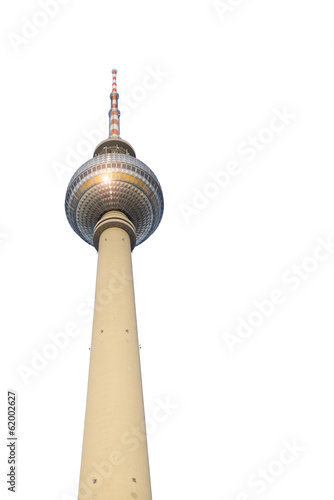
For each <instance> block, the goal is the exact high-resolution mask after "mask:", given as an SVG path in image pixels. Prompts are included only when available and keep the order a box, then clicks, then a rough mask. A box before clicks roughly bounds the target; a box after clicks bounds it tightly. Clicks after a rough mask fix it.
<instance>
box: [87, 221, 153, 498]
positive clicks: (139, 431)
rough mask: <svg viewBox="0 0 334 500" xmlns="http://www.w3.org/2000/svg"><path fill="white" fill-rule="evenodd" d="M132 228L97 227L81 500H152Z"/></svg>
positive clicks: (117, 224) (116, 224)
mask: <svg viewBox="0 0 334 500" xmlns="http://www.w3.org/2000/svg"><path fill="white" fill-rule="evenodd" d="M131 226H132V224H131V222H130V221H129V219H128V218H127V217H126V216H125V215H124V214H122V213H120V212H108V213H107V214H105V215H104V216H103V217H102V218H101V219H100V222H99V223H98V224H97V225H96V227H95V235H94V237H95V239H96V240H97V239H98V243H97V245H98V250H99V254H98V268H97V280H96V295H95V307H94V321H93V332H92V344H91V353H90V367H89V380H88V393H87V405H86V417H85V429H84V439H83V448H82V459H81V472H80V485H79V500H95V499H96V500H111V499H114V500H130V499H134V500H135V499H137V500H151V498H152V497H151V486H150V476H149V465H148V453H147V442H146V430H145V417H144V405H143V394H142V382H141V371H140V359H139V346H138V335H137V323H136V311H135V299H134V287H133V275H132V262H131V245H132V241H131V231H132V229H131Z"/></svg>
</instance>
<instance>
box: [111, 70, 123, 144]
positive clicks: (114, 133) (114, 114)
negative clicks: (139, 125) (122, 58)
mask: <svg viewBox="0 0 334 500" xmlns="http://www.w3.org/2000/svg"><path fill="white" fill-rule="evenodd" d="M111 72H112V92H111V94H110V99H111V109H110V111H109V137H119V131H120V127H119V117H120V115H121V113H120V111H119V109H118V97H119V96H118V94H117V82H116V75H117V69H113V70H112V71H111Z"/></svg>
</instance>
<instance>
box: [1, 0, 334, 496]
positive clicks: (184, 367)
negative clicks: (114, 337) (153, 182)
mask: <svg viewBox="0 0 334 500" xmlns="http://www.w3.org/2000/svg"><path fill="white" fill-rule="evenodd" d="M62 3H63V5H61V6H59V4H57V5H58V7H59V9H58V12H54V15H53V17H51V16H48V15H47V16H46V17H45V15H44V16H43V15H42V16H40V12H43V9H42V8H41V5H40V3H39V2H37V1H33V0H29V1H28V2H27V1H23V0H20V1H16V2H11V3H8V2H7V4H6V8H5V9H4V8H3V10H4V12H3V13H2V16H1V18H2V42H3V43H2V54H3V57H2V79H1V80H2V82H1V83H2V85H3V89H2V91H1V115H2V132H1V138H2V147H1V213H0V234H1V238H0V243H1V245H0V257H1V299H0V300H1V302H0V303H1V308H2V313H1V323H2V324H1V326H2V329H1V332H2V337H1V343H2V345H1V350H0V351H1V385H2V386H3V387H2V389H1V407H2V410H1V419H2V420H1V432H2V438H1V454H0V455H1V481H0V482H1V488H2V489H3V493H2V497H5V498H7V497H8V498H12V496H11V495H12V493H10V492H8V491H7V487H6V484H5V482H6V473H7V471H8V464H7V450H6V412H7V409H6V408H7V405H6V391H7V390H8V389H14V390H15V391H17V394H18V438H19V439H18V469H17V471H18V481H17V493H16V498H17V499H18V500H21V499H22V500H27V499H34V500H45V499H48V500H74V499H75V498H76V495H77V482H78V478H79V471H80V459H81V446H82V434H83V425H84V413H85V402H86V388H87V376H88V363H89V346H90V336H91V316H82V315H80V314H79V312H78V311H82V310H86V311H87V309H88V308H89V307H90V306H88V303H89V300H90V299H92V298H93V296H94V288H95V275H96V263H97V254H96V251H95V250H94V248H93V247H90V246H89V245H87V244H85V243H84V242H83V241H82V240H81V239H80V238H79V237H78V236H77V235H76V234H75V233H74V232H73V231H72V229H71V228H70V226H69V224H68V222H67V220H66V217H65V213H64V197H65V192H66V186H67V183H68V181H69V179H70V177H71V175H72V173H73V172H74V170H75V169H76V167H73V165H72V167H71V166H70V165H69V160H68V158H67V159H66V157H67V155H68V154H69V153H68V152H69V151H73V150H74V151H77V150H78V148H79V149H80V147H81V149H84V146H83V143H82V142H81V141H86V143H85V144H86V146H87V139H86V137H85V133H84V131H86V132H87V133H88V132H92V131H93V130H94V129H97V128H98V127H99V124H100V123H101V121H102V120H103V119H104V118H107V113H108V110H109V106H110V101H109V94H110V92H111V82H112V78H111V69H112V68H117V69H118V91H119V93H120V102H121V104H122V102H123V104H122V106H123V109H122V111H123V116H121V136H122V137H123V138H124V139H125V140H127V141H129V142H130V143H131V144H132V145H133V147H134V148H135V150H136V153H137V157H138V158H139V159H140V160H142V161H143V162H144V163H146V164H147V165H148V166H149V167H150V168H151V169H152V170H153V171H154V172H155V174H156V175H157V177H158V179H159V181H160V183H161V185H162V188H163V192H164V197H165V213H164V217H163V220H162V222H161V225H160V226H159V228H158V230H157V231H156V233H155V234H154V235H153V236H152V237H151V238H150V239H149V240H148V241H147V242H145V243H144V244H143V245H141V246H139V247H138V248H136V249H135V251H134V252H133V266H134V275H135V291H136V304H137V317H138V326H139V338H140V343H141V346H142V349H141V351H140V353H141V364H142V374H143V386H144V397H145V409H146V416H147V419H148V420H150V427H151V432H150V433H149V437H148V445H149V455H150V470H151V479H152V491H153V498H154V499H155V500H170V499H171V498H173V499H180V500H181V499H182V500H184V499H190V498H191V499H193V500H202V499H203V498H205V499H210V500H249V499H252V500H254V499H256V498H259V497H261V498H263V499H268V500H276V499H277V500H278V499H282V498H285V499H291V500H295V499H301V498H303V499H310V500H311V499H315V498H332V497H333V493H334V485H333V480H332V477H333V466H334V459H333V448H334V434H333V420H334V406H333V375H334V366H333V350H334V343H333V334H334V316H333V291H334V254H333V253H331V252H327V253H326V252H325V251H324V250H323V251H322V253H321V256H322V259H323V260H322V261H321V262H319V263H318V262H317V261H315V260H314V258H313V257H312V256H313V254H314V252H317V245H318V243H317V240H319V238H323V240H325V241H326V240H327V239H329V240H331V238H332V240H334V227H333V225H334V210H333V209H334V207H333V205H334V197H333V184H334V176H333V146H332V143H333V132H334V131H333V116H334V109H333V88H334V78H333V76H334V74H333V14H334V12H333V10H334V9H333V5H332V2H331V1H330V0H320V1H318V2H314V1H310V0H303V1H301V0H299V1H298V0H294V1H291V0H280V1H274V0H270V1H268V0H243V1H240V2H238V1H236V0H234V1H232V0H230V2H229V1H227V0H226V2H225V5H226V6H229V3H230V7H229V10H227V12H226V13H225V14H224V12H223V10H222V9H223V6H222V5H221V8H218V7H217V6H216V7H215V6H214V4H213V2H212V0H207V1H205V0H201V1H199V0H191V1H190V0H183V1H176V0H170V1H169V2H157V1H155V2H154V1H153V0H143V1H136V0H125V1H122V2H113V1H109V2H108V1H106V0H96V1H95V2H89V1H87V0H84V1H81V2H79V1H78V0H70V1H68V2H66V1H64V0H63V2H62ZM222 4H223V0H222ZM231 5H233V7H231ZM25 19H26V20H28V21H29V22H32V21H33V22H35V24H39V25H40V24H44V26H40V27H38V28H35V29H34V31H31V27H30V31H29V30H28V31H29V33H30V35H29V36H30V38H27V37H24V36H23V34H22V33H23V31H24V30H26V31H25V34H26V35H27V29H28V28H24V26H27V21H26V20H25ZM15 37H16V38H15ZM18 37H22V38H18ZM152 71H153V72H155V73H158V74H159V75H160V76H158V77H156V79H154V77H151V78H150V77H148V76H147V75H149V74H152ZM148 84H149V86H150V89H148V88H147V86H148ZM145 85H146V87H145ZM153 87H154V88H153ZM126 96H130V97H129V99H130V104H125V102H124V99H126ZM122 100H123V101H122ZM275 109H276V113H277V110H278V111H279V112H285V113H287V114H288V115H289V116H290V119H289V123H288V124H285V125H284V127H280V128H282V130H281V131H280V132H277V131H276V132H275V133H271V132H270V131H269V132H268V130H266V131H263V129H264V128H267V127H268V126H270V123H271V124H273V123H275V124H276V125H277V123H278V122H277V121H276V122H275V121H273V120H272V119H273V117H274V116H275ZM284 110H285V111H284ZM292 117H293V118H292ZM281 125H282V123H281ZM259 134H260V138H261V137H262V138H263V139H264V140H267V144H265V147H264V146H263V143H261V142H260V146H261V151H257V150H255V149H253V151H254V154H255V157H254V159H252V161H249V159H250V156H251V154H250V153H249V154H245V149H240V148H242V147H243V146H242V144H243V143H244V141H246V142H248V141H249V140H252V139H250V138H251V137H254V136H258V135H259ZM270 134H271V135H270ZM102 135H103V136H104V137H106V136H107V131H105V132H104V133H103V134H102ZM98 142H99V139H97V140H96V141H95V142H94V141H92V142H91V143H90V144H89V147H86V151H84V152H83V154H82V153H81V154H80V157H79V160H78V165H77V166H79V165H80V164H81V163H84V162H85V161H87V160H88V159H89V158H90V157H91V156H92V153H93V150H94V147H95V145H96V144H97V143H98ZM80 145H81V146H80ZM255 151H256V152H255ZM254 154H252V156H254ZM232 160H233V161H237V162H238V165H239V168H238V174H237V175H234V176H233V177H231V179H230V183H229V184H228V185H226V186H225V187H219V186H218V187H217V185H216V187H214V186H212V184H210V183H212V178H211V176H212V175H213V173H217V172H221V171H223V170H226V166H227V164H228V163H229V162H230V161H232ZM59 165H63V166H65V167H66V168H67V170H66V168H65V172H62V174H61V175H60V174H59V171H58V170H59ZM57 166H58V167H57ZM221 175H222V174H221ZM199 193H201V195H199ZM203 193H207V194H208V193H209V196H211V199H208V198H207V197H206V200H207V201H205V199H204V198H203ZM201 196H202V197H201ZM204 196H205V194H204ZM196 197H197V198H196ZM194 198H195V200H194ZM199 198H200V199H199ZM196 199H197V201H196ZM201 200H202V201H201ZM193 203H195V204H196V203H197V207H198V206H199V205H198V203H201V204H202V206H201V208H200V209H199V208H196V209H195V208H194V205H193ZM185 206H186V207H188V209H189V207H192V210H193V212H192V213H191V215H190V216H188V217H185V215H184V214H185V210H187V208H185ZM188 213H189V212H188ZM186 219H188V222H187V221H186ZM317 255H320V254H317ZM310 258H311V259H310ZM305 259H306V260H305ZM294 265H301V266H304V268H306V271H302V272H303V274H302V276H303V278H299V279H296V281H294V282H292V280H291V276H292V272H293V271H292V266H294ZM295 269H297V268H295ZM284 276H285V278H284ZM284 280H285V281H284ZM289 280H290V281H289ZM292 283H295V285H296V287H297V286H298V288H296V289H295V290H292V288H294V286H293V285H292ZM274 289H279V290H280V291H281V296H282V297H283V298H284V299H285V300H284V303H282V304H280V305H274V306H272V308H271V307H269V306H268V307H269V310H270V312H271V314H270V316H269V317H267V318H264V317H263V316H262V320H261V316H259V315H258V314H257V318H258V319H259V318H260V319H259V322H262V324H261V325H260V326H258V327H254V328H253V329H252V332H251V333H249V335H248V337H247V338H245V339H241V338H240V336H239V337H237V331H236V329H237V326H238V324H240V318H243V320H245V321H247V318H248V317H249V315H250V316H251V317H252V312H254V311H255V310H256V307H255V305H254V301H264V300H268V299H270V296H271V293H272V291H273V290H274ZM272 309H273V310H272ZM255 316H256V315H254V314H253V319H254V317H255ZM87 318H88V320H87ZM71 322H72V323H73V322H74V323H76V325H77V327H78V328H80V334H78V335H77V336H75V337H72V338H70V339H69V342H68V345H67V346H66V348H64V349H62V350H59V352H58V353H57V354H56V356H55V358H54V359H51V360H48V361H47V362H46V366H45V367H44V369H41V370H40V371H36V370H35V373H34V375H31V374H30V375H29V376H28V377H26V378H25V381H26V383H24V377H23V376H22V373H21V374H20V369H21V370H22V366H24V367H30V369H32V360H33V357H34V354H33V352H36V351H38V352H39V353H42V352H43V349H45V346H47V344H50V342H51V340H50V335H49V334H50V332H51V333H53V334H56V333H58V332H64V329H65V328H66V325H68V323H71ZM249 331H250V330H249V329H248V332H249ZM226 332H229V333H230V334H231V335H234V337H230V338H234V339H235V338H238V339H239V341H240V343H238V344H235V345H234V349H232V350H233V352H231V349H229V348H228V342H227V341H226V338H227V337H226ZM34 349H35V351H33V350H34ZM20 367H21V368H20ZM159 399H160V400H162V401H166V400H168V399H169V401H170V403H171V404H173V406H174V409H173V410H172V411H171V412H170V413H171V414H170V415H168V418H166V420H165V421H164V422H162V423H158V424H156V423H155V422H154V420H152V419H153V417H152V416H153V415H154V410H155V408H156V407H157V400H159ZM286 442H288V443H290V444H292V443H295V445H296V443H297V447H298V449H299V451H298V452H297V453H296V455H298V456H296V457H295V460H290V462H291V463H289V464H283V465H282V462H281V466H280V465H279V463H278V461H279V460H280V457H281V456H283V455H282V454H281V453H282V450H284V448H285V447H286ZM289 456H290V458H291V457H292V455H289ZM273 464H274V465H273ZM261 467H263V468H264V469H266V470H267V471H269V476H267V477H268V478H269V479H268V480H263V482H262V483H261V484H262V488H260V487H259V486H258V487H257V488H255V487H254V486H251V485H250V484H249V483H248V480H249V479H250V477H251V476H252V475H253V477H254V474H255V476H257V475H258V474H259V473H260V472H259V471H260V468H261ZM270 471H271V472H270ZM273 471H278V472H277V474H276V476H275V475H273ZM269 480H270V481H269ZM260 490H261V492H260ZM115 500H117V499H115ZM143 500H145V499H143Z"/></svg>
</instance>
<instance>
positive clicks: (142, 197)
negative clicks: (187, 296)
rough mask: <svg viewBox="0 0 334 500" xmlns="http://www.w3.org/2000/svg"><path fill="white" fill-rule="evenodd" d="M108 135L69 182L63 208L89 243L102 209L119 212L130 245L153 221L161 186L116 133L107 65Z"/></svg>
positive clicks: (160, 200)
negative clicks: (127, 224) (129, 226)
mask: <svg viewBox="0 0 334 500" xmlns="http://www.w3.org/2000/svg"><path fill="white" fill-rule="evenodd" d="M112 73H113V91H112V94H111V96H110V97H111V110H110V112H109V116H110V131H109V134H110V137H109V139H106V140H105V141H103V142H101V143H100V144H99V145H98V146H97V148H96V150H95V153H94V157H93V158H92V159H91V160H89V161H87V162H86V163H85V164H84V165H82V166H81V167H80V168H79V169H78V170H77V171H76V172H75V174H74V175H73V177H72V179H71V180H70V182H69V185H68V188H67V193H66V201H65V210H66V216H67V219H68V221H69V223H70V225H71V227H72V228H73V230H74V231H75V232H76V233H77V234H78V235H79V236H80V237H81V238H82V239H83V240H85V241H86V242H87V243H89V244H90V245H93V244H94V243H93V235H94V227H95V225H96V224H97V223H98V221H99V220H100V218H101V217H102V216H103V214H105V213H106V212H108V211H114V210H118V211H121V212H123V213H124V214H125V215H126V216H127V217H128V218H129V219H130V221H131V222H132V223H133V225H134V227H135V233H136V245H139V244H140V243H142V242H143V241H145V240H146V239H147V238H148V237H149V236H150V235H151V234H152V233H153V232H154V231H155V230H156V228H157V227H158V225H159V223H160V221H161V218H162V214H163V208H164V201H163V194H162V189H161V186H160V184H159V181H158V179H157V177H156V176H155V175H154V173H153V172H152V170H150V169H149V168H148V167H147V165H145V164H144V163H143V162H141V161H140V160H138V159H136V157H135V152H134V150H133V148H132V146H131V145H130V144H129V143H127V142H126V141H124V140H123V139H121V138H120V137H119V135H118V130H119V111H118V109H117V101H118V94H117V87H116V70H113V72H112Z"/></svg>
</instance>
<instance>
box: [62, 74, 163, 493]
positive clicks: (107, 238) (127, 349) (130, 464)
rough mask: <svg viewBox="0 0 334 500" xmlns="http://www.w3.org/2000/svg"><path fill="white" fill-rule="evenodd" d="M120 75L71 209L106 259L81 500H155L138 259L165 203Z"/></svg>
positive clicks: (73, 188) (71, 194)
mask: <svg viewBox="0 0 334 500" xmlns="http://www.w3.org/2000/svg"><path fill="white" fill-rule="evenodd" d="M116 74H117V70H115V69H113V70H112V78H113V83H112V93H111V94H110V98H111V109H110V111H109V117H110V125H109V138H108V139H106V140H104V141H102V142H101V143H100V144H99V145H98V146H97V147H96V149H95V152H94V155H93V158H92V159H91V160H89V161H87V162H86V163H85V164H84V165H82V166H81V167H80V168H79V169H78V170H77V171H76V172H75V174H74V175H73V177H72V179H71V180H70V182H69V185H68V188H67V192H66V201H65V210H66V216H67V219H68V221H69V223H70V225H71V227H72V228H73V230H74V231H75V232H76V233H77V234H78V235H79V236H80V237H81V238H82V239H83V240H84V241H86V242H87V243H89V244H90V245H93V246H95V248H96V250H97V251H98V265H97V279H96V292H95V306H94V320H93V332H92V344H91V351H90V365H89V378H88V390H87V404H86V417H85V428H84V437H83V447H82V458H81V472H80V484H79V497H78V498H79V500H132V499H134V500H151V498H152V496H151V485H150V474H149V464H148V453H147V440H146V428H145V415H144V404H143V393H142V382H141V371H140V359H139V346H138V335H137V323H136V311H135V299H134V287H133V275H132V263H131V252H132V250H133V249H134V248H135V246H137V245H139V244H140V243H142V242H143V241H145V240H146V239H147V238H148V237H149V236H151V234H152V233H153V232H154V231H155V230H156V228H157V227H158V225H159V223H160V221H161V218H162V214H163V206H164V201H163V195H162V189H161V186H160V184H159V181H158V179H157V178H156V176H155V175H154V173H153V172H152V170H150V169H149V168H148V167H147V166H146V165H145V164H144V163H142V162H141V161H140V160H138V159H137V158H136V155H135V152H134V149H133V148H132V146H131V145H130V144H129V143H128V142H126V141H124V140H123V139H121V138H120V135H119V130H120V128H119V117H120V112H119V110H118V94H117V83H116ZM152 267H153V266H152ZM134 436H137V437H134Z"/></svg>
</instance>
